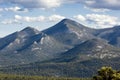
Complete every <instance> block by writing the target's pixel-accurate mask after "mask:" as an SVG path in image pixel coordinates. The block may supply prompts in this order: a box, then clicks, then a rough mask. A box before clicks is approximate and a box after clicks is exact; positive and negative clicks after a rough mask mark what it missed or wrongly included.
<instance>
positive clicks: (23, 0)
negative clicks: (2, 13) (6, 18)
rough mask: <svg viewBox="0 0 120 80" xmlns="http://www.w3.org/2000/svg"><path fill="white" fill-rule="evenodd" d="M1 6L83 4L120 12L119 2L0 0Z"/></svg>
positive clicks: (34, 6) (32, 6) (112, 0)
mask: <svg viewBox="0 0 120 80" xmlns="http://www.w3.org/2000/svg"><path fill="white" fill-rule="evenodd" d="M0 3H1V4H7V3H11V4H17V5H20V6H22V7H24V8H44V9H46V8H55V7H59V6H61V5H62V4H63V5H66V4H83V5H85V6H87V7H90V8H95V9H112V10H120V0H0Z"/></svg>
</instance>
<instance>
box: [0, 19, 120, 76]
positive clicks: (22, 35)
mask: <svg viewBox="0 0 120 80" xmlns="http://www.w3.org/2000/svg"><path fill="white" fill-rule="evenodd" d="M119 57H120V26H115V27H113V28H106V29H92V28H89V27H86V26H84V25H82V24H80V23H78V22H75V21H73V20H70V19H63V20H62V21H60V22H59V23H57V24H56V25H54V26H52V27H50V28H48V29H46V30H43V31H39V30H36V29H34V28H31V27H27V28H25V29H23V30H21V31H18V32H15V33H12V34H10V35H8V36H6V37H4V38H0V66H1V67H5V68H3V69H1V72H8V73H19V74H20V73H23V74H32V73H31V72H32V71H34V72H35V74H37V75H47V76H70V77H81V76H82V77H86V76H91V75H92V74H93V73H94V71H92V70H93V69H94V68H95V66H96V68H97V67H100V66H103V65H106V66H107V65H111V66H113V64H114V67H115V65H117V64H116V62H117V60H119ZM116 59H117V60H116ZM107 61H109V62H110V64H109V63H106V62H107ZM112 62H113V63H112ZM93 63H95V64H97V65H93V66H92V67H91V64H93ZM85 64H86V66H85ZM8 66H9V67H8ZM11 66H12V69H11ZM18 66H19V67H18ZM47 66H48V67H47ZM6 67H7V68H6ZM93 67H94V68H93ZM16 68H17V70H18V71H16ZM26 68H28V69H26ZM31 68H32V69H31ZM68 68H70V69H69V70H68ZM96 68H95V69H96ZM115 68H116V67H115ZM117 68H118V67H117ZM36 69H37V70H36ZM62 69H63V70H62ZM90 69H91V70H90ZM30 71H31V72H30ZM39 71H40V72H39ZM64 71H65V72H64ZM75 71H76V72H75ZM81 71H82V72H83V73H81ZM88 71H89V72H88ZM51 72H53V73H51ZM86 72H88V74H86ZM90 72H91V74H90ZM50 73H51V74H50ZM68 73H69V74H68ZM35 74H34V73H33V75H35Z"/></svg>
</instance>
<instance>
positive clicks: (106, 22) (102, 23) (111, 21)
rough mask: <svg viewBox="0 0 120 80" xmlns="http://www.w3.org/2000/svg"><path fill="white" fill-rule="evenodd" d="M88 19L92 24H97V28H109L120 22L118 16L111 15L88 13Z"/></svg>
mask: <svg viewBox="0 0 120 80" xmlns="http://www.w3.org/2000/svg"><path fill="white" fill-rule="evenodd" d="M86 19H87V21H88V22H89V23H90V24H93V25H94V26H96V28H107V27H113V26H115V25H118V24H120V23H119V20H118V18H117V17H114V16H110V15H100V14H87V15H86Z"/></svg>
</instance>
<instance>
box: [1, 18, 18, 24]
mask: <svg viewBox="0 0 120 80" xmlns="http://www.w3.org/2000/svg"><path fill="white" fill-rule="evenodd" d="M1 23H2V24H20V22H19V21H17V20H13V19H7V20H3V21H2V22H1Z"/></svg>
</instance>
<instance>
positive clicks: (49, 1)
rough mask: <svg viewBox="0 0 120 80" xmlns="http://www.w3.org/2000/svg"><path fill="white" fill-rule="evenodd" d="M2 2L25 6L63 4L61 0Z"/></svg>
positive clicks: (6, 0)
mask: <svg viewBox="0 0 120 80" xmlns="http://www.w3.org/2000/svg"><path fill="white" fill-rule="evenodd" d="M0 3H2V4H3V3H4V4H5V3H11V4H17V5H21V6H23V7H25V8H53V7H58V6H60V5H61V1H60V0H1V1H0Z"/></svg>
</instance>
